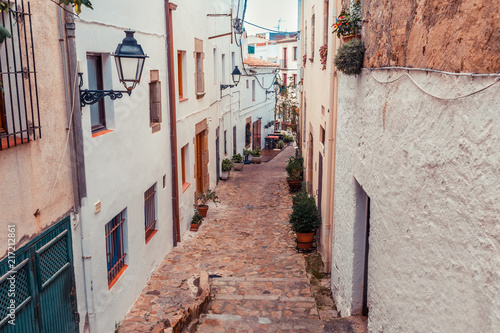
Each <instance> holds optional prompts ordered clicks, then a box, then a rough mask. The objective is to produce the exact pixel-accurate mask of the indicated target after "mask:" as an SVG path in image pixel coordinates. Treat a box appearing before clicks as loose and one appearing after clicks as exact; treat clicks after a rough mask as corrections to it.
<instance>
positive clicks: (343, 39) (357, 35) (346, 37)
mask: <svg viewBox="0 0 500 333" xmlns="http://www.w3.org/2000/svg"><path fill="white" fill-rule="evenodd" d="M354 38H356V39H361V34H351V35H348V36H342V41H344V43H346V42H348V41H350V40H351V39H354Z"/></svg>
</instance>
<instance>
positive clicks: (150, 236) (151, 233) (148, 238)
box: [146, 230, 158, 244]
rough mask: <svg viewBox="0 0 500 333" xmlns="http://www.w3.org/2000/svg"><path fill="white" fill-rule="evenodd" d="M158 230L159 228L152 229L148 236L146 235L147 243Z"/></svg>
mask: <svg viewBox="0 0 500 333" xmlns="http://www.w3.org/2000/svg"><path fill="white" fill-rule="evenodd" d="M157 232H158V230H152V231H151V232H150V233H149V234H148V236H147V237H146V244H147V243H149V241H150V240H151V239H152V238H153V236H154V235H156V233H157Z"/></svg>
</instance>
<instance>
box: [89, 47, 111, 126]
mask: <svg viewBox="0 0 500 333" xmlns="http://www.w3.org/2000/svg"><path fill="white" fill-rule="evenodd" d="M87 72H88V75H89V90H104V83H103V78H102V56H101V55H100V54H90V55H87ZM90 122H91V125H92V133H95V132H99V131H102V130H104V129H106V112H105V110H104V98H103V99H101V100H100V101H99V102H97V103H94V104H92V105H90Z"/></svg>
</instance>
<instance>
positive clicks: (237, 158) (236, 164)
mask: <svg viewBox="0 0 500 333" xmlns="http://www.w3.org/2000/svg"><path fill="white" fill-rule="evenodd" d="M231 160H232V161H233V168H234V170H236V171H241V170H243V156H241V154H235V155H233V157H232V158H231Z"/></svg>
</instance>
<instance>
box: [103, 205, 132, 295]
mask: <svg viewBox="0 0 500 333" xmlns="http://www.w3.org/2000/svg"><path fill="white" fill-rule="evenodd" d="M125 220H126V210H123V211H122V212H121V213H120V214H118V215H116V216H115V217H114V218H113V219H112V220H111V221H109V222H108V223H107V224H106V226H105V234H106V261H107V265H108V288H109V289H111V287H112V286H113V285H114V284H115V283H116V281H118V279H119V278H120V276H121V275H122V273H123V272H124V271H125V269H126V268H127V267H128V265H125V259H126V258H127V253H126V252H125V249H126V244H125V237H124V229H125Z"/></svg>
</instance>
